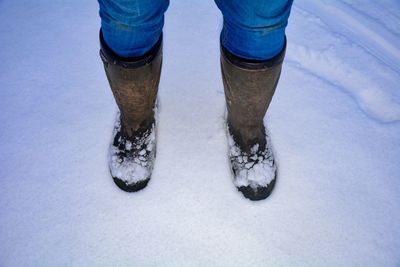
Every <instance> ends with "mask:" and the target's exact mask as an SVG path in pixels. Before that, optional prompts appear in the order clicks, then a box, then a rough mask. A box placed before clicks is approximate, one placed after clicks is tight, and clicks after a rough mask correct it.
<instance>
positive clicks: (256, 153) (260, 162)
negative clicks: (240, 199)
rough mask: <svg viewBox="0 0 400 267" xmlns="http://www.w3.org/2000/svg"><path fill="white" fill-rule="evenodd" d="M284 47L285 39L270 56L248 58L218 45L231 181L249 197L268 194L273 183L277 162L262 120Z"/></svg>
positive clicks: (278, 73)
mask: <svg viewBox="0 0 400 267" xmlns="http://www.w3.org/2000/svg"><path fill="white" fill-rule="evenodd" d="M285 50H286V42H285V46H284V48H283V49H282V51H281V52H280V53H279V54H278V55H277V56H275V57H273V58H272V59H269V60H266V61H251V60H246V59H242V58H239V57H237V56H235V55H233V54H232V53H230V52H229V51H227V50H226V49H225V48H224V47H223V46H222V45H221V70H222V78H223V83H224V89H225V99H226V103H227V110H228V116H227V127H228V134H229V136H228V140H229V147H230V151H229V158H230V162H231V168H232V171H233V181H234V184H235V186H236V187H237V188H238V190H239V191H241V192H242V193H243V195H244V196H245V197H246V198H249V199H251V200H261V199H264V198H266V197H268V196H269V194H270V193H271V191H272V189H273V187H274V185H275V180H276V165H275V162H274V157H273V154H272V148H271V145H270V142H269V140H268V136H267V134H266V130H265V127H264V122H263V119H264V116H265V113H266V111H267V109H268V106H269V104H270V102H271V99H272V96H273V94H274V92H275V89H276V86H277V84H278V80H279V76H280V73H281V68H282V62H283V58H284V56H285Z"/></svg>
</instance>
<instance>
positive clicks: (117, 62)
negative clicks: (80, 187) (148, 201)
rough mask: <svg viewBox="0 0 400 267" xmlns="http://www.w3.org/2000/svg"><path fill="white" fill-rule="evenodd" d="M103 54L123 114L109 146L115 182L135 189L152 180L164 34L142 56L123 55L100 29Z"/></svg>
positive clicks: (120, 185) (130, 189) (119, 185)
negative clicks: (106, 41) (156, 104)
mask: <svg viewBox="0 0 400 267" xmlns="http://www.w3.org/2000/svg"><path fill="white" fill-rule="evenodd" d="M100 45H101V49H100V57H101V59H102V61H103V64H104V69H105V72H106V75H107V78H108V82H109V84H110V87H111V90H112V92H113V95H114V98H115V101H116V103H117V105H118V108H119V111H120V114H119V118H117V121H116V125H115V127H114V141H113V143H112V144H111V145H110V149H109V166H110V172H111V175H112V177H113V179H114V182H115V183H116V184H117V185H118V187H120V188H121V189H122V190H124V191H128V192H135V191H138V190H140V189H142V188H144V187H145V186H146V185H147V183H148V181H149V180H150V175H151V172H152V168H153V162H154V158H155V139H151V138H152V136H155V133H154V131H155V119H154V108H155V102H156V97H157V91H158V84H159V81H160V73H161V65H162V35H161V36H160V39H159V40H158V42H157V43H156V44H155V45H154V46H153V48H152V49H151V50H150V51H149V52H148V53H146V54H145V55H143V56H142V57H139V58H122V57H119V56H118V55H116V54H115V53H114V52H113V51H112V50H111V49H110V48H109V47H108V46H107V44H106V43H105V41H104V39H103V36H102V33H101V31H100Z"/></svg>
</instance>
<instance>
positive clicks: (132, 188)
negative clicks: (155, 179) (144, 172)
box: [113, 177, 150, 193]
mask: <svg viewBox="0 0 400 267" xmlns="http://www.w3.org/2000/svg"><path fill="white" fill-rule="evenodd" d="M113 180H114V183H115V184H116V185H117V186H118V187H119V188H120V189H121V190H123V191H125V192H129V193H132V192H137V191H139V190H142V189H143V188H145V187H146V186H147V184H148V183H149V181H150V178H149V179H147V180H143V181H140V182H137V183H134V184H127V183H125V182H124V181H122V180H120V179H118V178H116V177H113Z"/></svg>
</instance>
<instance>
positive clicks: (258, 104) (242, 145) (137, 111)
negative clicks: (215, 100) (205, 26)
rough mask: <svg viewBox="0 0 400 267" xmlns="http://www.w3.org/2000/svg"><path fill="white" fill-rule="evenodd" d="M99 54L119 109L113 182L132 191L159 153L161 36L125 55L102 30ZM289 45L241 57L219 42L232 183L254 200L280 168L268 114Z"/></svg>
mask: <svg viewBox="0 0 400 267" xmlns="http://www.w3.org/2000/svg"><path fill="white" fill-rule="evenodd" d="M100 44H101V49H100V56H101V58H102V61H103V63H104V69H105V72H106V75H107V78H108V81H109V83H110V87H111V90H112V92H113V94H114V97H115V100H116V102H117V105H118V108H119V111H120V112H119V114H118V117H117V119H116V123H115V127H114V135H113V137H114V139H113V142H112V144H111V145H110V149H109V155H108V161H109V167H110V172H111V176H112V177H113V179H114V181H115V183H116V184H117V185H118V186H119V187H120V188H121V189H122V190H125V191H128V192H135V191H138V190H140V189H142V188H144V187H145V186H146V185H147V183H148V181H149V180H150V177H151V173H152V169H153V165H154V160H155V155H156V138H155V123H156V121H155V114H156V98H157V90H158V84H159V80H160V73H161V65H162V36H161V37H160V39H159V40H158V42H157V43H156V44H155V45H154V47H153V48H152V49H151V50H150V51H149V52H148V53H146V54H145V55H143V56H142V57H140V58H121V57H119V56H118V55H116V54H115V53H114V52H113V51H112V50H111V49H110V48H109V47H108V46H107V44H106V43H105V41H104V39H103V37H102V35H101V33H100ZM285 48H286V45H285V47H284V48H283V49H282V51H281V52H280V53H279V54H278V55H277V56H275V57H274V58H272V59H269V60H267V61H249V60H246V59H242V58H239V57H237V56H235V55H233V54H232V53H230V52H229V51H227V50H226V49H225V48H224V47H223V46H222V45H221V71H222V77H223V83H224V90H225V98H226V105H227V110H228V112H227V133H228V145H229V159H230V164H231V169H232V172H233V182H234V184H235V186H236V187H237V189H238V190H239V191H241V192H242V193H243V195H244V196H245V197H246V198H248V199H251V200H261V199H264V198H266V197H268V196H269V195H270V193H271V191H272V189H273V187H274V185H275V181H276V175H277V173H276V172H277V168H276V165H275V161H274V157H273V153H272V148H271V145H270V140H269V138H268V135H267V133H266V129H265V126H264V122H263V119H264V116H265V113H266V111H267V109H268V106H269V104H270V102H271V99H272V96H273V94H274V92H275V89H276V86H277V83H278V80H279V76H280V73H281V67H282V62H283V58H284V55H285Z"/></svg>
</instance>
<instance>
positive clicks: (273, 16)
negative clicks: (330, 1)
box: [98, 0, 293, 60]
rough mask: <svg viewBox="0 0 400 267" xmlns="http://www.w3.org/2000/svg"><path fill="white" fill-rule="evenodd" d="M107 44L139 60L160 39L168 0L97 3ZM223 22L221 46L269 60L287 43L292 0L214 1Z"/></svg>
mask: <svg viewBox="0 0 400 267" xmlns="http://www.w3.org/2000/svg"><path fill="white" fill-rule="evenodd" d="M98 1H99V5H100V17H101V30H102V33H103V36H104V40H105V42H106V43H107V44H108V46H109V47H110V48H111V49H112V50H113V51H114V52H115V53H116V54H117V55H119V56H121V57H139V56H141V55H144V54H145V53H146V52H147V51H149V50H150V49H151V48H152V47H153V46H154V45H155V43H156V42H157V40H158V39H159V37H160V35H161V33H162V29H163V26H164V13H165V11H166V10H167V8H168V5H169V0H98ZM215 3H216V4H217V6H218V8H219V9H220V10H221V12H222V15H223V18H224V23H223V28H222V31H221V43H222V45H223V46H224V47H225V48H226V49H227V50H228V51H229V52H231V53H233V54H234V55H236V56H238V57H241V58H245V59H250V60H266V59H269V58H272V57H273V56H275V55H277V54H278V53H279V52H280V51H281V50H282V48H283V45H284V42H285V28H286V26H287V22H288V18H289V14H290V9H291V6H292V3H293V0H215Z"/></svg>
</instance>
